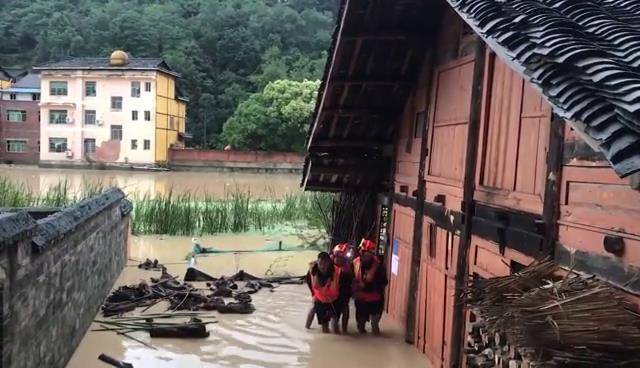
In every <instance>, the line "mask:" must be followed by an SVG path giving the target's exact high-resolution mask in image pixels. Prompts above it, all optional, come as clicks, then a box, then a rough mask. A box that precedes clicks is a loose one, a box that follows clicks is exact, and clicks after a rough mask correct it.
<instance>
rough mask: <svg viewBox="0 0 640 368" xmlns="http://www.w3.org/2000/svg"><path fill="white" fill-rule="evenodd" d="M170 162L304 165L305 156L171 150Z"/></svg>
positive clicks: (273, 153)
mask: <svg viewBox="0 0 640 368" xmlns="http://www.w3.org/2000/svg"><path fill="white" fill-rule="evenodd" d="M169 162H170V163H175V164H189V163H216V162H227V163H232V162H238V163H270V164H271V163H273V164H278V163H287V164H300V165H302V164H303V163H304V156H303V155H300V154H297V153H290V152H258V151H218V150H196V149H170V150H169Z"/></svg>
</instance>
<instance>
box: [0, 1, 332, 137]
mask: <svg viewBox="0 0 640 368" xmlns="http://www.w3.org/2000/svg"><path fill="white" fill-rule="evenodd" d="M336 10H337V9H336V1H335V0H108V1H105V0H3V1H1V2H0V40H2V42H0V65H2V66H21V67H28V66H31V65H33V64H37V63H40V62H44V61H51V60H58V59H62V58H65V57H69V56H103V57H107V56H108V55H109V54H110V52H111V51H112V50H114V49H116V48H121V49H124V50H125V51H127V52H129V53H130V54H131V55H132V56H134V57H158V56H159V57H163V58H165V59H166V60H167V62H168V63H169V64H170V65H171V66H172V67H173V68H175V69H176V70H178V71H179V72H181V73H182V74H183V77H184V80H183V84H182V86H183V90H184V92H185V93H186V94H187V95H188V97H189V98H190V103H189V109H188V117H189V130H190V132H191V133H193V134H194V143H195V144H196V145H201V144H203V143H204V142H206V144H207V146H210V147H214V146H218V147H220V146H222V145H225V144H227V142H224V141H223V140H222V139H221V134H220V133H221V132H222V128H223V125H224V124H225V122H226V121H227V120H228V119H229V118H230V117H231V116H232V115H233V114H234V111H235V110H236V108H237V107H238V106H239V105H240V104H241V103H242V102H244V101H248V99H249V98H250V97H253V100H256V99H257V98H258V97H257V96H252V94H254V93H258V94H262V93H263V89H264V87H266V86H267V84H269V82H272V81H276V80H282V79H288V80H293V81H303V80H305V79H309V80H315V79H318V78H320V76H321V73H322V70H323V68H324V62H325V59H326V50H327V48H328V46H329V42H330V37H331V32H332V30H333V26H334V17H335V15H336ZM284 86H285V88H286V87H287V86H289V87H291V88H297V87H298V86H301V87H300V88H304V87H305V86H303V84H299V83H298V84H295V83H293V84H291V83H289V84H285V85H284ZM306 87H307V88H308V85H306ZM300 94H304V93H302V92H300V93H293V95H300ZM248 104H249V105H255V104H252V102H251V101H249V102H248ZM245 105H246V104H245ZM307 110H308V108H307ZM235 115H236V116H240V115H241V113H236V114H235ZM205 118H206V121H207V127H206V132H207V139H206V141H205V139H204V134H203V133H204V121H205ZM242 123H243V122H242V121H237V119H236V120H235V122H234V125H237V124H242ZM248 123H251V122H248ZM298 128H299V127H298ZM234 129H235V130H234V131H237V126H236V127H235V128H234ZM231 134H232V133H231ZM226 135H229V133H227V134H226ZM287 139H290V137H287ZM236 141H237V142H242V141H243V140H242V139H236ZM299 143H300V142H298V144H297V146H291V148H292V149H295V148H299V147H300V144H299ZM240 148H247V149H251V148H256V147H249V146H247V147H240ZM261 148H263V149H271V147H270V146H267V147H261ZM278 148H279V149H282V148H286V145H278ZM274 149H275V148H274Z"/></svg>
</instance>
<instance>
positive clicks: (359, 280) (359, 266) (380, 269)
mask: <svg viewBox="0 0 640 368" xmlns="http://www.w3.org/2000/svg"><path fill="white" fill-rule="evenodd" d="M375 251H376V245H375V244H374V243H373V242H372V241H371V240H367V239H362V242H361V243H360V257H358V258H356V259H354V260H353V272H354V274H355V282H354V283H353V298H354V300H355V304H356V322H357V324H358V332H360V333H366V332H367V331H366V329H365V325H366V323H367V322H369V321H371V331H372V332H373V333H374V334H375V335H379V334H380V318H382V310H383V307H384V289H385V287H386V286H387V283H388V280H387V272H386V270H385V268H384V266H383V265H382V264H381V262H380V260H379V259H378V257H377V256H376V255H375Z"/></svg>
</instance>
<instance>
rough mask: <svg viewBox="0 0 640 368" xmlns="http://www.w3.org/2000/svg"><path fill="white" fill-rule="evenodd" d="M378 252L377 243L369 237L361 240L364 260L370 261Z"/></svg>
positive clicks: (361, 254) (361, 252) (361, 256)
mask: <svg viewBox="0 0 640 368" xmlns="http://www.w3.org/2000/svg"><path fill="white" fill-rule="evenodd" d="M375 253H376V244H375V243H374V242H372V241H371V240H369V239H364V238H363V239H362V241H361V242H360V258H361V259H362V261H363V262H365V263H369V262H371V261H372V260H373V257H374V256H375Z"/></svg>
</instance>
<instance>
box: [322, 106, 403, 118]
mask: <svg viewBox="0 0 640 368" xmlns="http://www.w3.org/2000/svg"><path fill="white" fill-rule="evenodd" d="M401 112H402V111H401V110H398V109H380V108H350V107H336V108H327V109H324V110H322V113H323V114H336V115H340V116H349V115H394V114H399V113H401Z"/></svg>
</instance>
